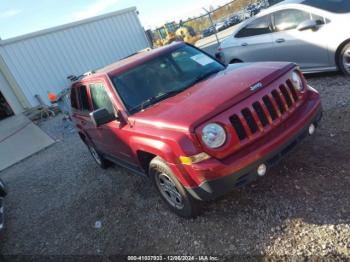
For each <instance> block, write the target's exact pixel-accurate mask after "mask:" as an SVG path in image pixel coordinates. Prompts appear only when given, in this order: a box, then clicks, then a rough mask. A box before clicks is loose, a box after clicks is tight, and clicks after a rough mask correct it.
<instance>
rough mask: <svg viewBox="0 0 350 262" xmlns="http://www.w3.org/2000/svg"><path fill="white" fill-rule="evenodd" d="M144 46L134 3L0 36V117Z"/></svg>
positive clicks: (23, 107) (28, 106) (146, 41)
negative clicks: (32, 29)
mask: <svg viewBox="0 0 350 262" xmlns="http://www.w3.org/2000/svg"><path fill="white" fill-rule="evenodd" d="M148 46H149V43H148V40H147V38H146V35H145V32H144V29H143V27H142V25H141V23H140V20H139V18H138V14H137V11H136V8H135V7H132V8H128V9H124V10H120V11H117V12H113V13H109V14H105V15H101V16H97V17H93V18H89V19H85V20H82V21H78V22H74V23H70V24H66V25H62V26H58V27H54V28H50V29H46V30H42V31H38V32H35V33H31V34H27V35H23V36H19V37H15V38H11V39H7V40H0V120H1V119H2V118H4V116H6V114H7V113H11V111H12V112H13V113H14V114H19V113H21V112H22V111H24V110H25V109H27V108H30V107H34V106H36V105H38V101H37V99H36V98H35V95H39V96H40V97H41V98H42V99H43V100H44V101H46V102H47V104H49V101H48V99H47V93H48V92H49V91H52V92H55V93H58V92H60V91H61V90H62V89H63V88H66V87H67V86H68V84H69V82H68V80H67V76H69V75H81V74H83V73H85V72H87V71H90V70H93V69H96V68H99V67H102V66H104V65H107V64H110V63H112V62H115V61H117V60H120V59H122V58H124V57H126V56H129V55H131V54H133V53H135V52H137V51H139V50H142V49H145V48H147V47H148Z"/></svg>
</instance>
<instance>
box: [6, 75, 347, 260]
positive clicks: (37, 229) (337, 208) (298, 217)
mask: <svg viewBox="0 0 350 262" xmlns="http://www.w3.org/2000/svg"><path fill="white" fill-rule="evenodd" d="M349 79H350V78H348V77H345V76H342V75H340V74H337V73H334V74H322V75H320V74H318V75H313V76H308V81H309V83H310V84H311V85H312V86H313V87H315V88H316V89H317V90H318V91H319V92H320V94H321V96H322V102H323V107H324V117H323V120H322V122H321V125H320V127H319V129H318V130H317V133H316V135H315V136H314V137H310V138H308V139H307V140H305V141H304V142H303V143H302V144H301V145H299V146H298V147H297V148H296V149H295V150H294V151H293V152H292V153H291V154H290V155H289V156H287V157H286V158H284V159H283V160H282V161H281V163H280V164H279V165H278V166H276V167H275V168H274V169H272V170H271V172H270V173H269V174H268V175H267V176H266V177H265V178H263V179H260V180H259V181H257V182H256V183H254V184H253V185H250V186H247V187H245V188H242V189H240V190H236V191H233V192H232V193H230V194H228V195H226V196H225V197H223V198H221V199H220V200H218V201H213V202H210V203H207V204H206V205H205V212H204V214H203V215H202V216H201V217H199V218H197V219H194V220H185V219H181V218H179V217H177V216H176V215H174V214H173V213H171V212H170V211H168V209H167V207H166V206H165V204H163V202H162V200H161V199H160V197H159V196H158V195H157V193H156V192H155V190H154V188H153V186H152V185H151V183H150V181H148V180H147V179H146V178H142V177H139V176H135V175H133V174H130V173H129V172H128V171H126V170H125V169H123V168H120V167H114V168H111V169H108V170H106V171H104V170H101V169H99V167H98V166H97V165H96V164H95V163H94V162H93V160H92V158H91V156H90V155H89V153H88V150H87V149H86V147H85V146H84V145H83V144H82V142H81V141H80V140H79V138H78V136H77V135H76V134H74V133H70V132H69V130H68V129H63V125H62V122H61V117H60V116H59V117H56V118H54V119H51V120H49V121H46V122H43V123H41V127H42V128H43V129H44V130H45V131H46V132H47V133H48V134H50V135H51V136H52V137H53V138H54V139H55V140H57V142H56V143H55V144H54V145H53V146H51V147H50V148H48V149H46V150H44V151H42V152H40V153H38V154H36V155H34V156H32V157H30V158H28V159H26V160H25V161H23V162H21V163H19V164H17V165H15V166H13V167H11V168H9V169H7V170H5V171H3V172H1V173H0V177H1V178H2V179H3V180H4V181H5V182H6V183H7V184H8V187H9V195H8V198H7V199H6V229H5V230H4V231H3V232H1V233H0V235H1V236H0V253H1V254H3V255H13V254H22V255H24V254H26V255H72V254H75V255H88V254H95V255H113V254H127V255H136V254H137V255H145V254H149V255H150V254H153V255H157V254H177V255H185V254H191V255H203V254H207V255H220V257H221V258H222V259H225V258H234V257H235V256H237V255H259V256H265V257H270V256H278V257H281V256H282V257H283V258H287V259H292V258H293V256H294V258H295V256H297V257H300V258H301V257H303V256H313V257H315V258H322V257H331V258H334V257H338V258H339V259H345V258H348V259H350V150H349V149H350V85H349Z"/></svg>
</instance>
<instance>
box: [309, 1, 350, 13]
mask: <svg viewBox="0 0 350 262" xmlns="http://www.w3.org/2000/svg"><path fill="white" fill-rule="evenodd" d="M303 4H305V5H310V6H312V7H316V8H319V9H323V10H326V11H328V12H332V13H338V14H344V13H349V12H350V1H349V0H305V1H304V2H303Z"/></svg>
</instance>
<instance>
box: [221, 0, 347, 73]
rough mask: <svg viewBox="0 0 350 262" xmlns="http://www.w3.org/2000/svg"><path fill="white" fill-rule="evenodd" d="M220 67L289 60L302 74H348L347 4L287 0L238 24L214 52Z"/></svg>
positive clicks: (334, 0)
mask: <svg viewBox="0 0 350 262" xmlns="http://www.w3.org/2000/svg"><path fill="white" fill-rule="evenodd" d="M216 55H217V57H218V58H219V59H221V60H223V61H224V62H225V63H227V64H228V63H238V62H256V61H291V62H295V63H297V64H299V65H300V67H301V69H302V71H303V72H305V73H314V72H324V71H336V70H337V69H340V70H342V71H343V72H344V73H346V74H348V75H350V0H286V1H283V2H281V3H280V4H277V5H275V6H272V7H270V8H268V9H266V10H264V11H262V12H261V13H259V14H258V15H257V16H255V17H253V18H251V19H249V20H247V21H245V22H243V23H241V24H240V25H239V26H237V28H236V29H235V31H234V32H233V34H232V35H230V36H229V37H227V38H226V39H225V40H224V41H223V42H222V43H221V45H220V47H219V49H218V53H217V54H216Z"/></svg>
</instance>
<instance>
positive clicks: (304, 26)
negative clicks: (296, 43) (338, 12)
mask: <svg viewBox="0 0 350 262" xmlns="http://www.w3.org/2000/svg"><path fill="white" fill-rule="evenodd" d="M297 29H298V30H299V31H305V30H309V29H311V30H316V29H317V22H316V21H314V20H306V21H304V22H302V23H300V24H299V25H298V27H297Z"/></svg>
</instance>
